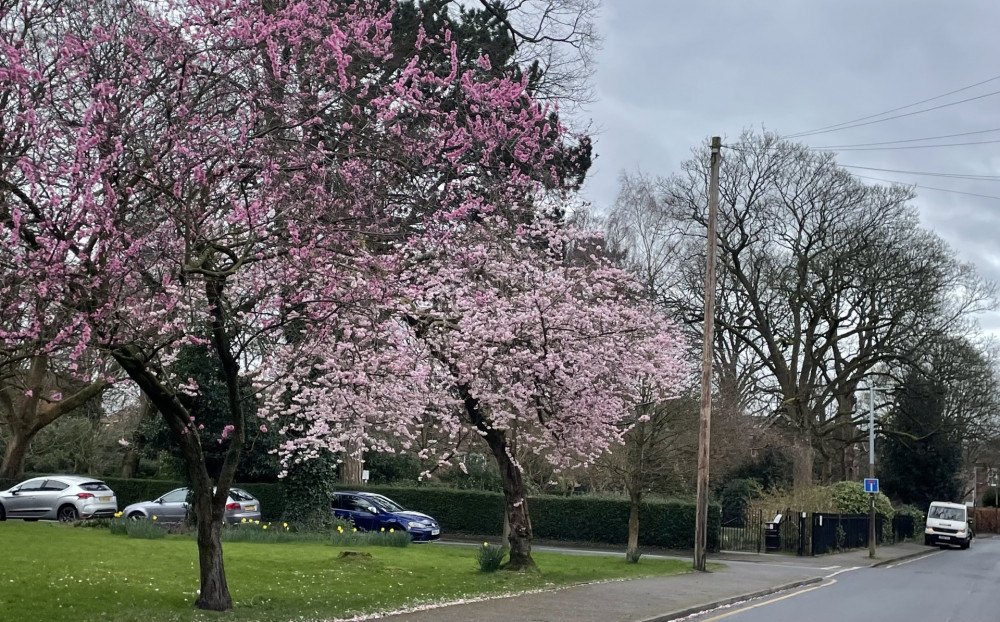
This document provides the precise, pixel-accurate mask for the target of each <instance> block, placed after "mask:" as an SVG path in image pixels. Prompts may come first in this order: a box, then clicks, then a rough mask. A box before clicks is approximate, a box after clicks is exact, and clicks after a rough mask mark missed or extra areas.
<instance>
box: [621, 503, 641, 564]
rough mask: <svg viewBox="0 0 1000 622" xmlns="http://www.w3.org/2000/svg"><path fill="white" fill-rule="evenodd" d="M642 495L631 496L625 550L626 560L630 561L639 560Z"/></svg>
mask: <svg viewBox="0 0 1000 622" xmlns="http://www.w3.org/2000/svg"><path fill="white" fill-rule="evenodd" d="M641 502H642V495H639V494H630V495H629V510H628V546H627V547H626V548H625V558H626V559H628V560H629V561H631V560H636V561H638V559H639V504H640V503H641Z"/></svg>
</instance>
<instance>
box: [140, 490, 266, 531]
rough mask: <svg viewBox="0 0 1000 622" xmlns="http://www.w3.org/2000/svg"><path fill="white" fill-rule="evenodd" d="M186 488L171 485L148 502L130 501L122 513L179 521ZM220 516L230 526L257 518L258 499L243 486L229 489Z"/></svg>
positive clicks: (185, 509)
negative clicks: (168, 489)
mask: <svg viewBox="0 0 1000 622" xmlns="http://www.w3.org/2000/svg"><path fill="white" fill-rule="evenodd" d="M188 490H189V489H188V488H175V489H173V490H171V491H170V492H168V493H166V494H165V495H162V496H160V497H157V498H156V499H153V500H152V501H140V502H138V503H133V504H132V505H129V506H126V507H125V509H124V510H122V514H124V515H125V516H127V517H129V518H131V519H140V518H152V517H154V516H155V517H156V522H158V523H164V524H169V523H180V522H182V521H183V520H184V517H185V516H187V513H188V508H189V507H190V504H189V503H188V500H187V499H188ZM223 518H224V520H225V521H226V523H228V524H230V525H233V524H237V523H241V522H244V521H246V522H249V521H259V520H260V501H258V500H257V499H256V497H254V496H253V495H251V494H250V493H249V492H247V491H245V490H243V489H240V488H230V489H229V498H228V499H226V513H225V514H224V515H223Z"/></svg>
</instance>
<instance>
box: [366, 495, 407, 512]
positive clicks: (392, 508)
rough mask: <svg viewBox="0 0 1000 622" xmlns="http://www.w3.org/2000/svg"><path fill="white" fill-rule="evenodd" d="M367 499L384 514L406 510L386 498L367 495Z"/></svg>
mask: <svg viewBox="0 0 1000 622" xmlns="http://www.w3.org/2000/svg"><path fill="white" fill-rule="evenodd" d="M367 497H368V499H369V500H370V501H373V502H374V503H375V505H377V506H379V507H380V508H382V509H383V510H385V511H386V512H403V511H404V510H406V508H404V507H403V506H401V505H399V504H398V503H396V502H395V501H393V500H392V499H390V498H388V497H383V496H382V495H367Z"/></svg>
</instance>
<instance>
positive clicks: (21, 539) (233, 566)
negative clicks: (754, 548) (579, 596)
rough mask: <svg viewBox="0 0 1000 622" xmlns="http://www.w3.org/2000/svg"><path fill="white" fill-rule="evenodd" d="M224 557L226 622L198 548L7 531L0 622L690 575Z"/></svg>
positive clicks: (277, 616) (358, 603)
mask: <svg viewBox="0 0 1000 622" xmlns="http://www.w3.org/2000/svg"><path fill="white" fill-rule="evenodd" d="M223 548H224V554H225V564H226V571H227V576H228V580H229V587H230V590H231V592H232V595H233V600H234V603H235V606H234V611H232V612H230V613H228V614H224V615H220V614H213V613H208V612H202V611H197V610H195V609H194V608H193V605H192V603H193V602H194V599H195V597H196V591H197V589H198V555H197V547H196V545H195V542H194V541H193V539H192V538H190V537H187V536H175V535H168V536H166V538H163V539H160V540H142V539H135V538H123V537H121V536H114V535H112V534H111V533H110V532H109V531H107V530H104V529H74V528H72V527H69V526H65V525H60V524H57V523H43V522H39V523H23V522H20V521H7V522H4V523H0V550H2V551H3V552H4V561H5V563H4V564H0V612H3V616H2V617H3V619H5V620H6V619H9V620H19V621H23V622H30V621H34V620H74V621H75V622H89V621H91V620H94V621H97V620H101V621H103V620H115V621H116V622H128V621H132V620H135V621H140V620H141V621H148V622H168V621H169V622H175V621H176V622H180V621H188V620H191V621H203V620H226V621H227V622H228V621H241V622H242V621H248V622H249V621H254V622H257V621H260V622H265V621H266V622H271V621H274V622H277V621H281V622H285V621H287V620H295V619H308V620H324V619H337V618H350V617H353V616H356V615H361V614H367V613H375V612H385V611H393V610H397V609H401V608H404V607H411V606H415V605H419V604H426V603H433V602H440V601H449V600H457V599H467V598H475V597H477V596H486V595H498V594H506V593H513V592H519V591H524V590H537V589H543V588H552V587H558V586H565V585H572V584H575V583H585V582H590V581H599V580H604V579H616V578H635V577H642V576H654V575H655V576H664V575H672V574H681V573H685V572H687V571H688V570H690V562H688V561H678V560H661V559H643V560H642V562H641V563H639V564H627V563H625V559H624V556H616V557H605V556H586V557H583V556H573V555H560V554H554V553H536V554H535V555H534V557H535V560H536V562H537V563H538V565H539V567H540V568H541V573H539V574H532V573H525V574H515V573H506V572H496V573H482V572H480V571H479V569H478V567H477V565H476V560H475V552H474V551H472V550H470V549H469V548H468V547H446V546H437V545H424V546H410V547H405V548H390V547H376V546H371V547H358V549H359V550H363V551H364V552H366V553H369V554H370V555H371V557H357V558H344V559H338V555H339V554H340V553H341V551H343V550H344V547H342V546H336V545H331V544H327V543H316V542H285V543H276V544H269V543H257V542H227V543H226V544H224V545H223ZM352 548H355V547H352ZM39 594H44V595H45V597H44V598H39Z"/></svg>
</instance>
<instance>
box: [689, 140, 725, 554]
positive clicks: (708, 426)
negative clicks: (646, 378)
mask: <svg viewBox="0 0 1000 622" xmlns="http://www.w3.org/2000/svg"><path fill="white" fill-rule="evenodd" d="M721 152H722V139H721V138H720V137H718V136H713V137H712V161H711V173H710V177H709V183H708V232H707V244H708V249H707V251H708V252H707V260H706V262H705V326H704V333H705V334H704V340H703V341H702V356H701V418H700V420H699V424H698V502H697V503H698V507H697V508H696V513H695V519H694V569H695V570H699V571H701V572H704V571H705V553H706V549H707V548H708V448H709V442H710V441H711V432H712V359H713V357H712V347H713V345H714V340H715V249H716V246H717V245H716V241H715V217H716V213H717V212H718V211H719V166H720V165H721V161H722V153H721Z"/></svg>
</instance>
